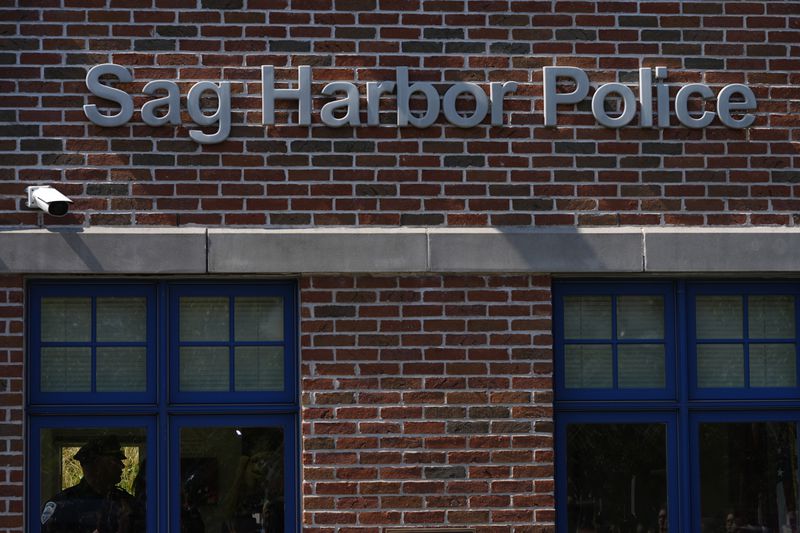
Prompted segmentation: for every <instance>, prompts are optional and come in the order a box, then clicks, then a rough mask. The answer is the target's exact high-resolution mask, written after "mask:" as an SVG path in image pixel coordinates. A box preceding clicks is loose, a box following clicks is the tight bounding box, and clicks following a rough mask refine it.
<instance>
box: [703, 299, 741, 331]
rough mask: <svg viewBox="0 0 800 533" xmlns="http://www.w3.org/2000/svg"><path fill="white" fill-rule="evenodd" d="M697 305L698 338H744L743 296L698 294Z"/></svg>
mask: <svg viewBox="0 0 800 533" xmlns="http://www.w3.org/2000/svg"><path fill="white" fill-rule="evenodd" d="M696 305H697V338H698V339H741V338H742V331H743V330H742V320H743V318H742V317H743V316H744V315H743V310H742V308H743V306H742V297H741V296H698V297H697V302H696Z"/></svg>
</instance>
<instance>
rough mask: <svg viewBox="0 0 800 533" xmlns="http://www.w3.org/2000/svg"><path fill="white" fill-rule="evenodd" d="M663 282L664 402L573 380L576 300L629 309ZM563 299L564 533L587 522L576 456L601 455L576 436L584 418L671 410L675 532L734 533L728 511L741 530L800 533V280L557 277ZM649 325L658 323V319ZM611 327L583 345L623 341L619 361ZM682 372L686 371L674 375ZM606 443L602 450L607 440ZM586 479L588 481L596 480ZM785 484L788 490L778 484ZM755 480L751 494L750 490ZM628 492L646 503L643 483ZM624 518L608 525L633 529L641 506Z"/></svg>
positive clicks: (557, 295) (558, 310)
mask: <svg viewBox="0 0 800 533" xmlns="http://www.w3.org/2000/svg"><path fill="white" fill-rule="evenodd" d="M653 285H658V286H662V287H665V294H666V299H665V302H666V305H665V322H664V324H665V330H664V346H665V354H666V355H665V357H666V368H667V379H666V383H667V388H668V389H669V390H670V394H669V395H667V396H664V397H661V398H656V397H653V396H650V395H647V394H646V393H645V391H644V389H639V390H628V391H623V390H622V389H617V390H611V391H609V390H603V389H599V388H591V387H584V388H568V387H564V386H563V380H564V371H565V368H564V366H565V362H564V355H565V353H566V351H567V349H568V348H569V346H570V345H574V344H577V342H575V340H574V339H573V338H570V336H568V335H566V333H565V332H566V330H565V327H564V325H563V322H566V321H567V319H566V317H564V316H563V314H564V308H565V307H566V305H565V304H564V300H565V299H566V297H567V296H582V295H590V296H591V297H592V298H593V299H594V300H595V301H600V300H601V299H602V298H605V299H606V301H609V302H610V305H611V306H612V308H613V306H614V305H615V304H616V305H617V306H618V305H619V304H618V303H617V302H618V300H619V295H620V294H643V295H646V294H652V293H653ZM553 294H554V335H555V343H554V351H555V369H554V381H555V383H556V397H555V409H556V439H557V440H556V446H557V450H556V467H557V470H556V491H557V492H556V494H557V501H556V511H557V520H556V523H557V528H558V531H559V532H562V533H563V532H566V531H570V532H571V531H572V530H573V529H568V527H569V528H571V527H572V525H574V524H575V523H576V520H578V518H579V517H578V516H577V515H576V516H571V515H574V514H575V512H576V510H575V509H576V506H575V503H574V501H573V500H574V497H573V499H571V498H570V496H568V492H569V491H571V493H576V491H577V490H578V488H577V487H573V486H571V484H572V483H574V482H575V480H574V479H570V477H569V476H570V473H569V469H568V465H567V463H566V461H567V458H569V457H570V456H575V455H576V454H577V455H584V456H585V455H586V454H589V455H591V454H592V453H600V452H598V451H597V449H595V450H592V449H591V447H590V448H589V449H588V450H586V449H582V448H581V447H580V445H579V444H576V442H575V441H572V442H571V441H570V439H569V436H568V431H569V428H570V426H573V428H574V427H576V423H577V422H581V423H582V424H583V425H586V424H598V425H599V426H598V427H600V426H602V425H603V424H602V423H605V422H613V423H626V424H627V423H632V424H638V423H644V424H654V423H657V422H660V421H663V419H664V417H667V419H668V421H667V431H668V433H669V431H671V430H670V427H671V426H670V424H673V425H674V426H673V427H674V429H675V435H677V436H679V437H680V438H675V439H669V438H668V439H667V450H666V453H667V457H668V460H669V459H670V458H671V459H673V462H672V463H671V464H672V465H673V466H672V467H670V468H671V472H670V473H669V474H668V475H669V476H674V481H675V482H674V483H672V481H670V482H669V485H670V489H669V491H670V492H669V495H670V499H669V506H668V509H669V527H670V530H671V531H684V532H686V531H702V532H705V531H709V532H711V531H722V530H724V528H725V527H726V523H725V522H726V519H728V518H730V520H728V521H729V522H730V525H731V527H734V526H737V524H738V527H748V526H750V527H751V528H755V529H759V530H761V529H760V528H768V529H769V530H770V531H778V530H781V529H780V528H785V527H790V528H796V525H794V524H796V519H795V517H796V514H797V512H798V510H799V509H800V507H798V505H800V503H798V502H800V500H798V497H797V494H796V492H797V487H799V486H800V474H799V472H798V469H797V468H796V464H795V465H794V466H792V467H791V468H790V469H787V468H780V466H781V464H782V463H785V461H786V457H792V458H793V460H794V461H795V463H796V457H797V452H798V450H797V431H798V429H797V424H798V422H800V410H798V409H797V404H796V400H797V398H798V397H800V388H798V376H797V367H798V363H797V357H798V355H797V354H798V350H797V346H798V339H797V335H798V333H797V330H798V328H797V322H796V321H797V319H798V317H799V316H800V313H798V310H797V306H798V301H799V299H800V285H798V284H789V283H769V282H762V283H731V282H726V283H719V282H682V281H677V282H669V283H658V284H651V283H640V282H631V283H608V282H602V283H589V282H569V283H567V282H565V283H558V284H556V285H555V287H554V291H553ZM670 302H674V303H670ZM605 315H608V316H610V318H611V321H612V322H613V321H614V320H617V323H619V322H620V319H619V314H618V313H615V312H613V311H612V312H611V313H601V316H602V317H604V316H605ZM642 320H643V322H645V323H650V322H651V321H650V320H648V319H647V318H643V319H642ZM598 321H599V322H604V323H605V324H606V325H604V327H603V330H604V331H608V327H607V323H608V320H606V319H605V318H600V319H598ZM637 327H639V326H634V329H636V328H637ZM641 327H642V328H647V327H649V326H641ZM583 329H584V330H586V329H587V328H586V327H584V328H583ZM610 330H611V331H612V333H613V332H616V333H617V337H616V339H615V338H613V337H612V338H609V339H605V338H602V339H590V340H584V339H581V340H580V342H581V343H583V344H588V345H592V344H594V345H603V344H605V345H608V346H614V343H615V342H616V343H617V344H616V349H617V351H616V353H615V356H616V357H617V358H619V357H620V353H621V352H620V345H619V339H620V335H619V329H618V326H616V325H614V324H613V323H612V324H611V326H610ZM614 364H616V365H617V367H615V368H617V377H616V379H620V378H619V376H620V375H621V372H619V368H618V363H614ZM671 368H673V369H675V371H676V372H675V373H674V377H672V378H671V377H670V376H669V372H670V369H671ZM607 374H608V371H607V370H605V371H604V372H603V373H601V374H600V377H598V376H591V375H590V376H589V377H586V378H584V379H586V380H588V381H591V380H592V379H594V380H597V379H600V378H603V379H607V377H604V376H607ZM669 420H672V422H669ZM601 422H602V423H601ZM580 426H581V424H578V425H577V427H580ZM609 427H610V426H609ZM793 439H794V440H793ZM639 440H641V439H639ZM790 443H791V444H790ZM635 446H641V444H640V443H636V444H635ZM584 448H585V447H584ZM598 449H599V450H600V451H602V449H603V447H602V446H599V447H598ZM779 450H780V451H779ZM612 463H618V466H616V467H609V468H611V469H612V470H613V469H614V468H617V469H618V470H619V469H625V468H627V467H628V466H629V465H627V462H626V461H625V460H623V459H620V458H619V457H617V458H615V459H613V460H612ZM748 464H753V465H758V468H757V470H758V472H755V471H752V472H751V470H752V468H751V467H750V466H748ZM775 467H777V468H775ZM748 469H749V470H748ZM590 470H591V468H590ZM637 477H638V476H637ZM671 479H672V478H670V480H671ZM582 483H583V484H584V485H585V484H586V481H585V480H584V481H582ZM781 483H782V484H783V486H784V490H783V491H780V490H779V489H778V488H777V487H778V486H779V485H780V484H781ZM745 485H747V486H746V490H744V489H742V487H745ZM675 487H677V488H675ZM743 490H744V492H742V491H743ZM619 491H621V492H623V493H624V497H623V500H628V499H629V498H630V497H633V498H634V500H635V499H636V491H635V490H633V489H632V488H631V486H629V487H627V488H619ZM781 494H782V495H783V496H782V497H781ZM584 500H585V498H584ZM591 501H592V500H591V499H589V502H590V503H591ZM631 501H633V500H631ZM781 502H785V504H781ZM631 505H632V504H631ZM766 505H770V506H771V508H770V509H769V511H768V512H766V511H763V509H764V508H765V506H766ZM773 507H774V509H773ZM606 508H608V507H606ZM759 509H762V510H761V511H759ZM620 513H621V515H620ZM617 515H618V516H617V517H615V519H614V521H610V520H607V521H606V522H604V524H605V525H609V524H611V525H614V526H615V527H621V528H623V529H622V530H625V529H624V528H625V527H627V525H630V523H631V517H630V513H628V511H627V510H625V509H623V510H622V511H620V512H619V513H617ZM570 520H571V521H572V522H570ZM569 524H572V525H569ZM626 524H627V525H626ZM568 525H569V526H568ZM601 525H602V524H601ZM576 527H577V526H576ZM720 527H722V528H723V529H719V528H720ZM755 529H753V530H755ZM765 530H766V529H765ZM631 531H635V529H631Z"/></svg>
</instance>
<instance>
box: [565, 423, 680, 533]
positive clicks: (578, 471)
mask: <svg viewBox="0 0 800 533" xmlns="http://www.w3.org/2000/svg"><path fill="white" fill-rule="evenodd" d="M666 502H667V430H666V426H665V425H664V424H570V425H569V426H567V502H566V505H567V522H568V527H567V529H566V531H578V532H584V531H587V532H588V531H630V532H635V531H658V532H661V531H667V529H666V528H667V523H666V520H667V512H666V511H667V509H666ZM659 521H661V523H660V522H659ZM659 525H663V526H664V527H663V528H660V527H659Z"/></svg>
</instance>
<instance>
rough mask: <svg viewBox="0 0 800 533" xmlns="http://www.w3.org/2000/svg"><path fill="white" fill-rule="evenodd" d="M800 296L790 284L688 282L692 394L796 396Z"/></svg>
mask: <svg viewBox="0 0 800 533" xmlns="http://www.w3.org/2000/svg"><path fill="white" fill-rule="evenodd" d="M799 297H800V287H798V286H795V285H787V284H738V285H737V284H706V285H702V284H689V285H688V287H687V302H686V305H687V316H688V320H689V324H690V326H689V327H688V328H687V336H688V343H689V356H690V358H691V364H690V366H689V375H690V384H691V387H690V395H691V397H692V398H697V399H734V398H753V399H756V398H763V399H768V398H782V397H797V394H798V391H797V387H798V375H797V358H798V349H797V347H798V338H797V327H796V320H797V317H798V313H797V306H798V299H799Z"/></svg>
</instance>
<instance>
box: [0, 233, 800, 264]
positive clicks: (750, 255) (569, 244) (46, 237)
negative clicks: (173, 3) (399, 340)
mask: <svg viewBox="0 0 800 533" xmlns="http://www.w3.org/2000/svg"><path fill="white" fill-rule="evenodd" d="M798 270H800V228H719V229H715V228H673V227H667V228H592V229H577V228H558V229H536V228H513V229H497V228H351V227H347V228H310V229H275V230H270V229H203V228H188V229H182V228H108V227H106V228H91V229H85V230H43V229H32V230H0V272H9V273H21V274H28V273H30V274H38V273H41V274H207V273H210V274H302V273H323V272H324V273H337V272H340V273H420V272H461V273H492V272H543V273H553V274H589V275H593V274H597V275H603V274H612V275H613V274H635V273H652V274H675V273H680V274H690V273H691V274H715V273H742V274H748V273H750V274H753V273H797V272H798Z"/></svg>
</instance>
